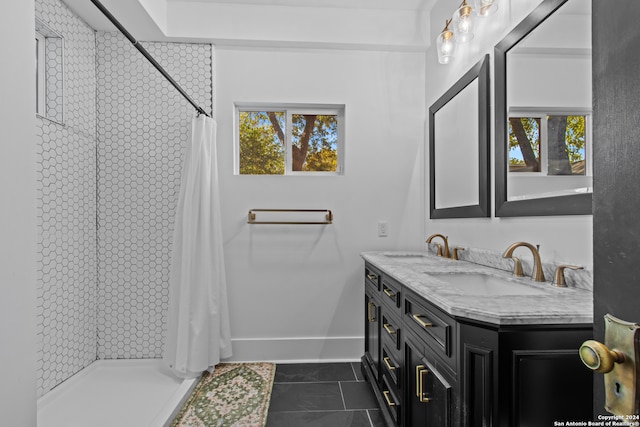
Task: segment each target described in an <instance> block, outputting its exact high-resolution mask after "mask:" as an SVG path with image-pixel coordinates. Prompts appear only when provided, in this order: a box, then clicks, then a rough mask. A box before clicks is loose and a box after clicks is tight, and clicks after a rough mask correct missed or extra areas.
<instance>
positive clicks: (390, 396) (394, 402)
mask: <svg viewBox="0 0 640 427" xmlns="http://www.w3.org/2000/svg"><path fill="white" fill-rule="evenodd" d="M382 397H383V398H384V404H385V406H386V409H387V411H388V412H389V414H390V415H391V418H393V421H395V423H396V425H398V426H400V425H402V424H401V423H402V419H401V418H400V417H401V414H402V408H401V401H400V396H399V395H398V394H397V393H396V391H395V390H394V387H392V386H391V385H390V384H389V379H388V378H387V376H386V375H383V376H382Z"/></svg>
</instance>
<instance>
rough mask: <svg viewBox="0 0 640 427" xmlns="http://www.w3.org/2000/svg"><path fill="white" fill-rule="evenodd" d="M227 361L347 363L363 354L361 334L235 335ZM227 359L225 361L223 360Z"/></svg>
mask: <svg viewBox="0 0 640 427" xmlns="http://www.w3.org/2000/svg"><path fill="white" fill-rule="evenodd" d="M231 345H232V349H233V357H231V358H230V359H229V360H228V361H234V362H255V361H269V362H276V363H300V362H306V363H311V362H348V361H356V360H359V359H360V357H361V356H362V355H363V354H364V337H362V336H357V337H295V338H237V339H232V340H231ZM225 361H227V360H225Z"/></svg>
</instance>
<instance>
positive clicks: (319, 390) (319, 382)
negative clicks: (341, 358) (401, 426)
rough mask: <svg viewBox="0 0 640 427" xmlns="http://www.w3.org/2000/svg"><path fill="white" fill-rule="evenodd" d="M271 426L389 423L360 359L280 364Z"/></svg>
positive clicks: (376, 425)
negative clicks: (366, 378)
mask: <svg viewBox="0 0 640 427" xmlns="http://www.w3.org/2000/svg"><path fill="white" fill-rule="evenodd" d="M267 427H385V423H384V421H383V419H382V416H381V415H380V409H379V407H378V404H377V402H376V399H375V397H374V394H373V391H372V390H371V386H370V385H369V383H367V382H366V381H364V378H363V376H362V371H361V370H360V362H354V363H300V364H297V363H296V364H280V365H277V366H276V376H275V381H274V384H273V391H272V393H271V403H270V405H269V415H268V418H267Z"/></svg>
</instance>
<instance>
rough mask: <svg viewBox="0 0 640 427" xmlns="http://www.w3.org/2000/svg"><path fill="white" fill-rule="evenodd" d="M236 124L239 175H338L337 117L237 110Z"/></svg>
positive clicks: (319, 114) (332, 115) (333, 115)
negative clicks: (313, 173) (297, 173)
mask: <svg viewBox="0 0 640 427" xmlns="http://www.w3.org/2000/svg"><path fill="white" fill-rule="evenodd" d="M238 124H239V129H238V134H239V144H240V147H239V154H240V168H239V170H240V174H242V175H245V174H246V175H275V174H277V175H282V174H285V173H287V170H290V171H293V172H337V171H338V142H339V141H338V138H339V132H338V124H339V123H338V115H337V114H324V113H322V114H321V113H320V112H319V113H318V114H308V113H289V112H287V111H243V110H239V114H238ZM287 125H289V128H288V127H287ZM287 150H289V153H290V154H289V156H288V157H289V159H290V162H291V164H290V165H289V168H287V167H286V166H287V165H285V158H287V155H286V153H287Z"/></svg>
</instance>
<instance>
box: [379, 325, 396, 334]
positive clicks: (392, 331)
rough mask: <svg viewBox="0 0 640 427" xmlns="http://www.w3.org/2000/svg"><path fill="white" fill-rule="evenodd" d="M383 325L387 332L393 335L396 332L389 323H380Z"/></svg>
mask: <svg viewBox="0 0 640 427" xmlns="http://www.w3.org/2000/svg"><path fill="white" fill-rule="evenodd" d="M382 326H383V327H384V329H385V330H386V331H387V332H388V333H389V335H393V334H395V333H396V331H394V330H393V328H392V327H391V325H390V324H389V323H385V324H384V325H382Z"/></svg>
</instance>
